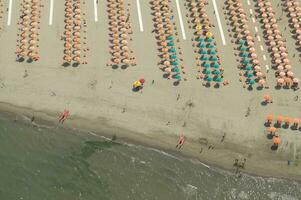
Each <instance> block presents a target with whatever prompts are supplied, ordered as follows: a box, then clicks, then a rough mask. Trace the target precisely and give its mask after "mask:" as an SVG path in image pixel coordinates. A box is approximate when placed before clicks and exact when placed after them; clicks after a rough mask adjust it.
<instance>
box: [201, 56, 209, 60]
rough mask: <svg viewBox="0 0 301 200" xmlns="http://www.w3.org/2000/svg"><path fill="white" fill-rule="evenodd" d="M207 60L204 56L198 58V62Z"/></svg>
mask: <svg viewBox="0 0 301 200" xmlns="http://www.w3.org/2000/svg"><path fill="white" fill-rule="evenodd" d="M208 59H209V58H208V57H206V56H202V57H201V58H200V60H202V61H206V60H208Z"/></svg>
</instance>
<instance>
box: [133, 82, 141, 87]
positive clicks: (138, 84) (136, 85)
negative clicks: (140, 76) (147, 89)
mask: <svg viewBox="0 0 301 200" xmlns="http://www.w3.org/2000/svg"><path fill="white" fill-rule="evenodd" d="M140 86H142V83H141V82H140V81H135V82H134V83H133V87H134V88H137V87H140Z"/></svg>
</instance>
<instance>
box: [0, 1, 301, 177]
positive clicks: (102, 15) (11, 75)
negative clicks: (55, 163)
mask: <svg viewBox="0 0 301 200" xmlns="http://www.w3.org/2000/svg"><path fill="white" fill-rule="evenodd" d="M20 2H21V1H20V0H13V7H12V11H11V13H12V17H11V25H9V26H8V25H7V20H8V11H6V8H8V7H9V1H5V2H4V9H3V10H4V11H5V12H4V13H3V18H0V26H1V28H2V29H0V43H1V44H2V47H1V49H0V69H1V72H0V102H1V105H0V107H1V108H0V109H1V110H2V111H3V112H12V113H15V115H16V116H18V117H19V118H20V116H21V115H26V116H28V117H32V116H34V117H35V120H36V121H37V122H39V121H40V120H46V121H49V122H50V124H51V125H53V126H56V125H57V124H58V123H57V121H58V114H59V113H60V112H62V111H63V110H64V109H68V110H69V111H70V117H69V118H68V119H67V121H66V122H65V123H64V124H63V125H60V126H64V127H67V128H77V129H81V130H86V131H87V132H89V131H91V132H94V133H96V134H100V135H107V136H109V137H111V136H113V135H116V136H117V138H118V140H125V141H132V142H136V143H142V144H146V145H150V146H155V147H158V148H161V149H164V150H167V151H171V152H177V153H181V154H183V155H185V156H192V157H195V158H197V159H199V160H200V161H201V162H204V163H206V164H208V165H215V166H219V167H222V168H225V169H230V170H235V167H234V166H233V163H234V161H235V159H239V161H241V160H243V159H246V164H245V168H244V169H241V170H242V171H243V172H247V173H251V174H257V175H261V176H273V177H285V178H291V179H297V180H301V170H300V169H301V166H300V159H301V148H300V145H299V144H300V143H301V132H300V131H299V130H291V129H283V128H281V129H278V130H277V134H278V135H280V137H281V144H280V145H279V147H278V149H277V150H275V151H274V150H271V146H272V141H271V140H270V139H268V138H267V133H268V132H267V128H266V127H265V126H264V123H265V119H266V116H267V115H268V114H272V115H273V116H277V115H282V116H288V117H292V118H298V117H299V116H300V115H301V109H300V99H299V100H296V96H298V95H299V93H300V90H297V91H293V90H291V89H279V90H278V89H275V85H276V79H275V76H274V71H272V70H270V72H269V73H267V84H268V85H269V86H270V88H269V89H263V90H257V89H256V88H254V89H253V90H252V91H249V90H248V89H246V88H243V84H242V83H241V82H239V74H238V73H239V70H238V69H237V65H238V62H237V60H236V59H237V58H238V57H237V56H235V54H234V53H235V51H234V48H235V47H236V45H235V44H233V43H231V40H232V38H231V37H230V33H229V32H228V31H227V29H229V23H228V21H227V19H226V16H227V14H225V13H224V12H225V9H223V8H224V6H225V5H224V4H223V2H224V1H217V8H218V12H219V17H220V20H221V25H222V28H223V33H224V37H225V44H223V40H222V37H221V32H220V29H219V26H218V22H217V18H216V14H214V13H215V11H214V4H213V3H212V2H213V1H211V0H209V1H208V2H209V5H208V6H206V12H207V14H208V16H209V18H210V22H211V23H212V24H214V25H215V27H212V28H211V31H212V33H213V34H214V36H215V40H216V43H217V48H218V52H217V54H218V55H219V56H220V59H221V66H222V67H223V68H224V70H225V72H224V79H225V80H229V82H230V84H229V85H227V86H221V87H220V88H214V87H208V88H207V87H204V86H203V85H202V82H203V81H202V80H200V79H197V78H196V77H197V74H198V68H197V67H196V60H195V56H197V54H196V53H195V52H194V51H193V50H194V47H193V46H192V44H193V43H192V41H191V38H192V37H193V32H194V31H193V29H192V28H191V27H190V26H191V24H189V23H187V20H189V17H187V16H186V15H187V14H189V12H190V11H189V9H188V5H187V4H186V3H185V1H180V3H179V5H180V9H181V14H182V18H183V27H182V26H181V22H180V20H179V14H178V7H177V4H176V1H171V2H170V3H169V4H170V8H171V9H172V10H173V12H172V15H174V17H173V22H174V23H175V27H176V28H177V32H178V34H177V36H176V38H177V39H179V42H177V43H176V44H175V45H176V47H177V48H178V47H180V48H181V50H182V52H183V53H182V57H183V61H181V65H183V66H184V69H185V74H182V76H183V79H182V80H181V82H180V84H178V85H176V86H175V85H174V84H173V80H167V79H166V78H164V77H163V74H164V73H163V72H162V71H161V70H160V69H159V68H158V66H157V63H158V62H159V61H160V60H159V57H158V55H157V54H158V49H157V48H158V46H157V44H156V39H155V35H154V33H152V31H153V29H154V25H153V20H152V19H153V16H152V15H151V14H152V12H153V11H152V10H151V8H150V4H149V1H144V0H140V9H141V13H142V23H143V31H141V27H140V26H139V17H138V11H137V3H136V1H128V0H127V1H126V5H127V8H128V9H129V13H130V18H129V21H130V23H131V27H132V31H133V34H131V35H130V36H129V37H131V38H132V40H130V39H129V47H130V49H131V50H133V54H134V56H135V57H136V59H137V65H136V66H129V67H127V68H126V69H123V68H122V67H120V66H119V67H118V68H112V67H111V66H107V64H108V63H109V62H110V58H111V55H110V53H109V45H110V44H109V41H108V40H109V36H108V34H109V30H108V17H107V11H106V5H107V1H99V2H98V3H97V4H96V6H97V9H96V10H97V18H98V19H97V20H98V21H96V20H95V8H94V6H95V4H93V1H89V2H88V1H82V2H85V4H82V9H83V12H84V13H86V16H85V18H86V20H87V48H89V51H88V52H87V64H80V65H79V66H77V67H73V66H67V67H63V66H62V58H63V47H64V42H63V41H62V40H61V36H62V34H63V32H64V23H63V22H64V1H54V5H53V8H54V9H53V10H54V12H53V20H52V25H49V12H50V1H46V0H41V1H40V2H41V4H42V5H43V7H41V23H40V29H39V34H40V35H39V52H40V60H39V61H37V62H32V63H28V62H26V60H25V61H23V62H16V61H15V59H16V56H15V53H14V52H15V51H16V39H17V34H18V33H19V31H18V26H17V22H18V19H19V16H20V12H19V9H20V5H19V4H20ZM129 2H130V5H128V3H129ZM248 2H250V5H249V4H248V3H245V2H244V3H243V7H244V9H245V12H246V13H249V10H250V9H253V12H255V3H254V1H248ZM278 3H281V2H280V1H277V2H276V1H275V2H273V3H272V5H273V8H274V11H275V12H276V14H277V17H281V20H280V21H279V22H278V25H279V29H280V31H281V33H282V35H283V36H284V38H285V39H286V45H287V47H288V48H287V49H288V56H289V58H290V61H291V65H292V70H293V71H294V76H295V77H298V78H301V68H299V64H300V62H299V60H298V59H299V54H300V52H299V51H298V50H297V47H296V45H295V39H294V38H292V36H291V33H290V28H289V27H288V17H287V16H286V15H285V14H281V13H282V7H281V5H280V6H278V5H277V4H278ZM247 15H248V16H249V14H247ZM248 23H249V27H250V30H251V32H252V33H253V34H255V31H254V27H255V26H256V27H258V29H259V31H258V33H256V34H257V35H258V36H259V37H261V38H262V39H261V42H259V41H257V40H256V42H255V47H256V51H257V54H258V55H260V56H259V61H260V64H261V66H263V67H262V68H264V66H265V65H271V64H270V63H271V60H270V54H269V53H268V52H267V45H266V43H265V42H264V39H263V30H262V25H261V24H260V22H259V19H256V21H255V22H254V24H253V22H252V20H251V19H249V22H248ZM181 27H182V28H184V31H185V37H186V38H184V39H183V29H181ZM260 46H263V47H264V51H263V52H261V47H260ZM294 54H295V55H297V56H293V55H294ZM262 55H266V59H264V57H262ZM141 77H143V78H144V79H145V80H146V83H145V85H144V89H143V93H140V92H133V91H132V84H133V82H134V81H135V80H137V79H139V78H141ZM184 78H186V79H187V80H186V81H185V80H184ZM264 94H269V95H270V96H271V97H272V98H273V103H271V104H268V105H266V106H263V105H262V104H261V102H262V100H263V95H264ZM181 133H183V134H184V135H185V136H186V137H187V141H186V143H185V144H184V146H183V147H182V149H181V150H176V149H175V146H176V144H177V142H178V138H179V135H180V134H181ZM223 136H224V137H223ZM209 147H211V148H210V149H209ZM288 160H290V161H292V162H291V164H290V165H288Z"/></svg>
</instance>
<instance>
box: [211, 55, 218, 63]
mask: <svg viewBox="0 0 301 200" xmlns="http://www.w3.org/2000/svg"><path fill="white" fill-rule="evenodd" d="M209 60H210V61H214V62H216V61H217V60H218V59H217V57H213V56H211V57H210V59H209Z"/></svg>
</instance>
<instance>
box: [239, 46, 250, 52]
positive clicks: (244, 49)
mask: <svg viewBox="0 0 301 200" xmlns="http://www.w3.org/2000/svg"><path fill="white" fill-rule="evenodd" d="M239 49H240V50H241V51H247V50H248V48H247V47H245V46H241V47H240V48H239Z"/></svg>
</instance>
